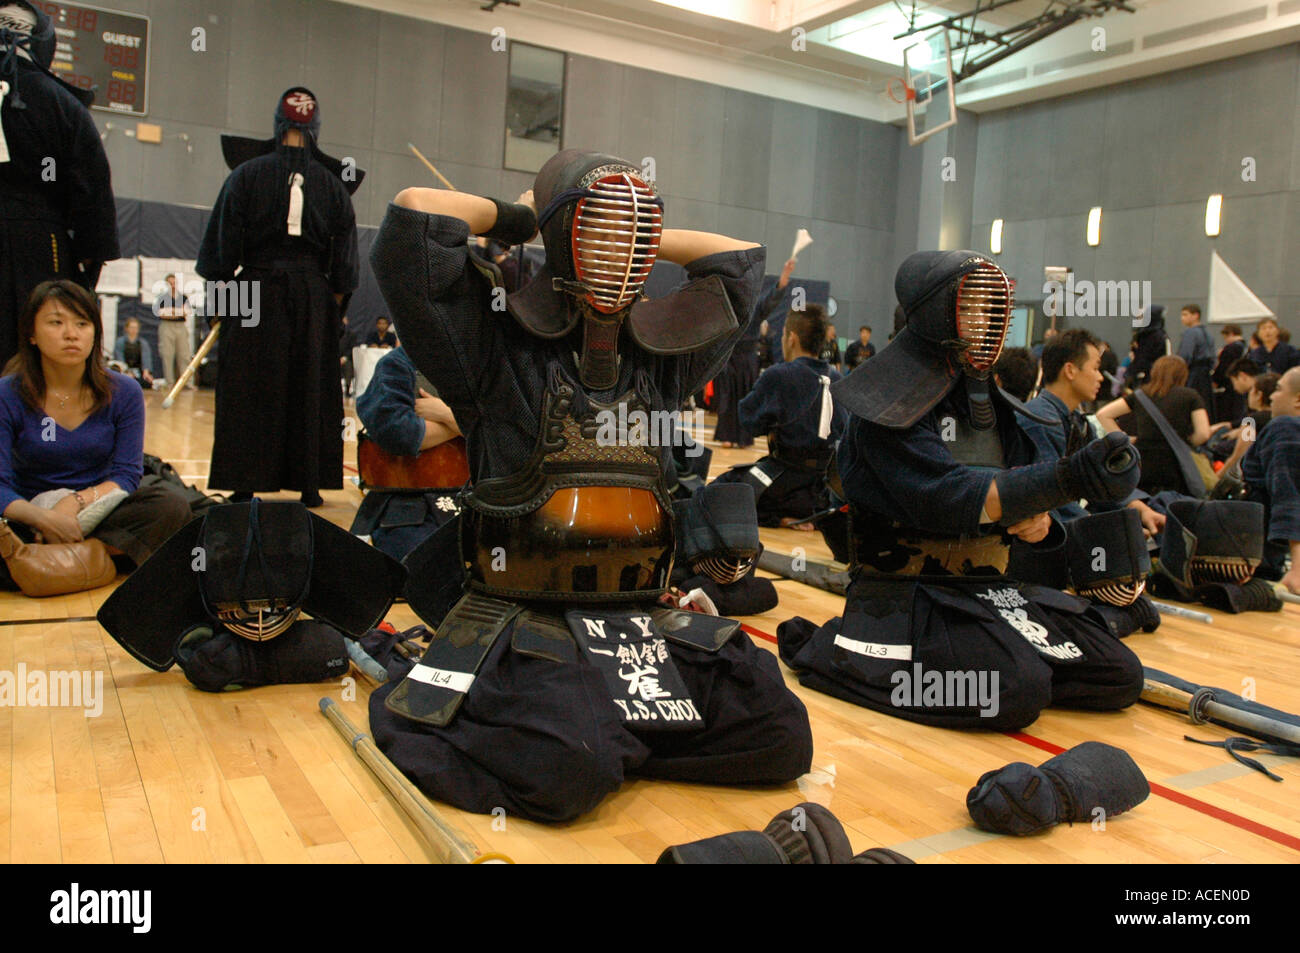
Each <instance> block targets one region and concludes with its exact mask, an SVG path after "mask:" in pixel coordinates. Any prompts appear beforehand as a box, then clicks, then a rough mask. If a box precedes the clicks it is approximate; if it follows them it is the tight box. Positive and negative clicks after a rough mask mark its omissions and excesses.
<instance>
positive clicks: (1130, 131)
mask: <svg viewBox="0 0 1300 953" xmlns="http://www.w3.org/2000/svg"><path fill="white" fill-rule="evenodd" d="M1171 85H1172V81H1171V80H1170V79H1169V78H1168V77H1164V76H1157V77H1155V78H1154V79H1152V80H1148V81H1146V82H1143V83H1133V84H1127V85H1124V86H1119V87H1112V88H1111V89H1110V90H1109V93H1110V95H1109V97H1108V98H1107V101H1106V125H1105V128H1104V131H1103V135H1104V136H1105V142H1106V145H1107V148H1106V156H1105V162H1104V165H1103V169H1104V172H1103V177H1102V191H1103V194H1102V201H1100V202H1098V203H1097V204H1099V205H1102V206H1103V207H1108V208H1138V207H1141V206H1144V205H1154V204H1156V203H1157V201H1158V198H1157V196H1158V195H1159V193H1160V177H1161V175H1162V173H1163V172H1164V170H1165V169H1166V163H1167V161H1168V156H1167V155H1166V153H1165V150H1164V148H1163V144H1162V143H1161V142H1160V138H1159V136H1158V135H1157V133H1158V131H1159V128H1160V116H1161V114H1162V112H1163V106H1164V102H1165V100H1166V98H1167V96H1168V88H1169V87H1170V86H1171Z"/></svg>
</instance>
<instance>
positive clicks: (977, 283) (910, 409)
mask: <svg viewBox="0 0 1300 953" xmlns="http://www.w3.org/2000/svg"><path fill="white" fill-rule="evenodd" d="M894 292H895V294H896V295H897V297H898V303H899V306H900V307H901V308H902V310H903V312H904V315H905V317H906V324H905V326H904V327H903V329H902V330H901V331H900V332H899V333H898V334H897V336H896V337H895V338H894V339H893V340H892V341H890V342H889V344H887V345H886V346H885V347H884V348H883V349H882V350H881V351H880V353H879V354H877V355H876V356H875V357H874V358H872V359H871V360H870V361H868V362H866V363H864V364H861V365H859V367H858V368H857V369H855V370H854V371H853V373H852V374H850V375H849V376H848V377H846V378H844V379H843V380H841V381H838V382H837V383H835V384H833V385H832V387H831V390H832V392H833V393H834V395H835V399H836V401H837V402H839V403H841V404H843V405H844V406H845V407H846V408H847V409H848V410H849V411H850V412H851V413H854V414H857V415H858V416H859V417H864V418H866V419H867V420H870V421H873V422H875V423H878V424H882V425H883V426H886V427H894V428H906V427H911V426H912V425H913V424H915V423H916V422H917V421H918V420H919V419H920V418H921V417H922V416H923V415H925V414H926V413H927V412H928V411H929V410H930V409H931V408H932V407H934V405H935V404H937V403H938V402H939V401H940V400H942V399H943V398H944V396H946V395H947V394H948V392H949V391H950V390H952V388H953V386H954V385H955V384H956V383H957V381H958V379H959V378H960V377H962V376H963V375H964V376H967V377H970V378H973V379H975V380H979V381H985V380H987V379H988V377H989V376H990V375H991V373H992V369H993V365H994V364H995V363H996V362H997V359H998V357H999V356H1001V354H1002V348H1003V346H1004V344H1005V342H1006V336H1007V330H1008V328H1009V326H1010V324H1011V305H1012V294H1011V281H1010V279H1009V278H1008V277H1007V275H1006V273H1005V272H1003V271H1002V269H1001V268H999V267H998V266H997V265H995V264H994V263H993V262H992V261H990V260H989V259H988V258H986V257H985V256H983V255H981V254H979V253H978V252H973V251H948V252H944V251H926V252H917V253H916V254H914V255H911V256H909V257H908V258H907V259H906V260H905V261H904V262H903V264H902V265H901V266H899V269H898V273H897V274H896V276H895V278H894Z"/></svg>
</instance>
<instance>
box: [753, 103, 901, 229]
mask: <svg viewBox="0 0 1300 953" xmlns="http://www.w3.org/2000/svg"><path fill="white" fill-rule="evenodd" d="M817 116H818V111H817V110H816V109H810V108H809V107H807V106H801V105H799V104H797V103H783V102H778V103H775V104H773V109H772V141H771V146H770V152H771V160H770V165H769V168H770V180H769V183H768V192H767V207H768V208H770V209H771V210H772V211H774V212H787V213H789V214H791V215H807V216H809V217H811V216H812V210H813V209H812V206H813V182H814V181H815V177H814V176H812V175H809V174H808V169H809V168H810V165H811V163H812V161H813V159H814V157H815V156H816V154H817ZM893 179H894V170H893V167H892V166H891V167H890V168H889V169H888V176H887V180H888V181H890V182H892V181H893ZM892 224H893V223H892V222H890V225H891V227H892Z"/></svg>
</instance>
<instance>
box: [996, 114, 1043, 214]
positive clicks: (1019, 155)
mask: <svg viewBox="0 0 1300 953" xmlns="http://www.w3.org/2000/svg"><path fill="white" fill-rule="evenodd" d="M1051 130H1052V116H1051V113H1050V111H1049V110H1048V109H1046V108H1045V107H1044V106H1042V105H1041V104H1035V105H1032V106H1028V107H1026V108H1025V109H1024V110H1022V111H1020V112H1018V113H1017V114H1016V115H1015V116H1013V117H1012V119H1011V122H1010V125H1009V126H1008V127H1007V131H1006V151H1005V153H1004V155H1003V159H1002V168H1003V170H1004V172H1005V176H1006V179H1005V181H1006V182H1007V186H1006V188H1005V189H1004V190H1003V193H1002V205H1003V207H1004V209H1003V211H1002V212H1000V213H998V214H997V215H994V216H993V217H994V218H1032V217H1034V215H1035V214H1036V213H1037V212H1038V211H1039V210H1040V209H1042V208H1043V206H1044V204H1045V203H1047V202H1049V201H1050V198H1049V196H1050V191H1049V189H1048V186H1049V184H1050V182H1051V177H1052V165H1051V162H1050V160H1049V161H1044V160H1047V159H1048V156H1047V155H1044V154H1043V152H1042V151H1041V150H1042V147H1040V146H1039V145H1038V144H1039V143H1043V144H1047V143H1049V142H1050V138H1051ZM1047 148H1048V149H1049V150H1050V148H1051V147H1050V146H1048V147H1047ZM1049 154H1050V153H1049Z"/></svg>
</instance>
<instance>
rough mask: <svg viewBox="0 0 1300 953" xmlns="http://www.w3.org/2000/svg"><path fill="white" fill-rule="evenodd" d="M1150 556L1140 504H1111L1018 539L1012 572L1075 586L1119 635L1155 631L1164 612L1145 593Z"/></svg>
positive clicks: (1059, 586) (1042, 581)
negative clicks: (1036, 538)
mask: <svg viewBox="0 0 1300 953" xmlns="http://www.w3.org/2000/svg"><path fill="white" fill-rule="evenodd" d="M1150 573H1151V557H1150V555H1149V554H1148V553H1147V543H1146V537H1145V536H1144V535H1143V533H1142V520H1141V518H1140V517H1139V516H1138V514H1137V512H1136V511H1135V510H1132V509H1129V508H1127V507H1125V508H1124V509H1119V510H1111V511H1108V512H1105V513H1097V514H1095V515H1093V516H1084V517H1080V518H1079V519H1075V520H1070V521H1069V522H1067V523H1056V522H1054V523H1053V526H1052V530H1051V533H1049V535H1048V538H1047V539H1045V540H1044V541H1043V542H1042V543H1040V544H1038V545H1036V546H1033V547H1029V546H1022V545H1020V544H1019V543H1013V544H1012V547H1011V561H1010V564H1009V565H1008V567H1007V575H1009V576H1011V577H1012V578H1014V579H1020V580H1022V581H1024V582H1032V583H1037V584H1038V585H1043V586H1051V587H1052V588H1054V589H1073V590H1074V591H1075V593H1077V594H1078V595H1079V596H1082V597H1083V598H1085V599H1088V600H1090V601H1091V602H1092V603H1093V604H1094V605H1095V606H1096V607H1097V610H1098V611H1099V612H1100V613H1101V614H1102V616H1104V617H1105V619H1106V624H1107V625H1108V626H1109V627H1110V630H1111V633H1112V634H1113V635H1115V636H1117V637H1119V638H1123V637H1125V636H1127V635H1130V634H1131V633H1132V632H1134V631H1135V630H1137V629H1139V628H1140V629H1142V630H1143V631H1144V632H1154V631H1155V630H1156V628H1157V627H1159V625H1160V615H1159V613H1157V612H1156V609H1155V606H1154V605H1152V603H1151V600H1150V599H1149V598H1148V597H1147V596H1146V595H1145V590H1146V585H1147V576H1148V575H1150Z"/></svg>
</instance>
